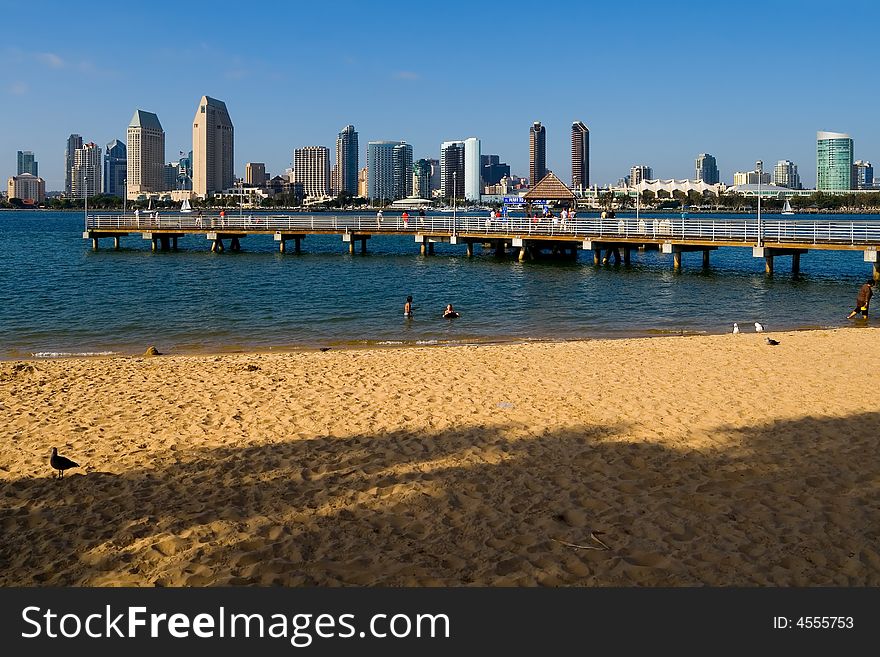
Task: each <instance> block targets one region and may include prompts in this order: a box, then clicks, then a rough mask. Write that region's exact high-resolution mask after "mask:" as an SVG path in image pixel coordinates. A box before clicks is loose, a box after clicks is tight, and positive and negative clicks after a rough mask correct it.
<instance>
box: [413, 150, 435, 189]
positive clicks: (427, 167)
mask: <svg viewBox="0 0 880 657" xmlns="http://www.w3.org/2000/svg"><path fill="white" fill-rule="evenodd" d="M413 195H414V196H418V197H419V198H431V163H430V162H429V161H428V160H426V159H424V158H422V159H420V160H416V162H415V163H414V164H413Z"/></svg>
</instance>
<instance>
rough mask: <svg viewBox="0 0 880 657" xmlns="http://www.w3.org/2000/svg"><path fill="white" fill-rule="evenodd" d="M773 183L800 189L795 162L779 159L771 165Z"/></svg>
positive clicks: (799, 179) (799, 178)
mask: <svg viewBox="0 0 880 657" xmlns="http://www.w3.org/2000/svg"><path fill="white" fill-rule="evenodd" d="M773 184H774V185H778V186H780V187H787V188H788V189H801V188H802V186H801V177H800V175H799V174H798V168H797V164H795V163H794V162H791V161H789V160H779V161H778V162H777V163H776V166H775V167H773Z"/></svg>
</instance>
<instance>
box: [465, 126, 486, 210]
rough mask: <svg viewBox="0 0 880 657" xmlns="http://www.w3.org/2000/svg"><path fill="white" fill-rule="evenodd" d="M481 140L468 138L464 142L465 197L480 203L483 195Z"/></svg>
mask: <svg viewBox="0 0 880 657" xmlns="http://www.w3.org/2000/svg"><path fill="white" fill-rule="evenodd" d="M481 173H482V171H481V167H480V140H479V139H477V138H476V137H468V138H467V139H465V140H464V197H465V199H467V200H468V201H477V202H479V200H480V197H481V196H482V194H483V186H482V185H481V184H480V174H481Z"/></svg>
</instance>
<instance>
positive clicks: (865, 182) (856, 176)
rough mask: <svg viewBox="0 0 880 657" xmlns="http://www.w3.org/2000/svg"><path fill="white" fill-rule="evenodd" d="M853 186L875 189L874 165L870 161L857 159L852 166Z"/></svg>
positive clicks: (854, 187)
mask: <svg viewBox="0 0 880 657" xmlns="http://www.w3.org/2000/svg"><path fill="white" fill-rule="evenodd" d="M852 188H853V189H874V167H873V166H872V165H871V163H870V162H866V161H865V160H857V161H855V162H853V166H852Z"/></svg>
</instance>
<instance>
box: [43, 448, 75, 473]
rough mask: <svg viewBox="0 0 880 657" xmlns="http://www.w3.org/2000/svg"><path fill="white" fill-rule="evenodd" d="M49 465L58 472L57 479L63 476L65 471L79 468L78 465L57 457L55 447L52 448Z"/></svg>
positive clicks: (62, 457)
mask: <svg viewBox="0 0 880 657" xmlns="http://www.w3.org/2000/svg"><path fill="white" fill-rule="evenodd" d="M49 465H51V466H52V467H53V468H54V469H55V470H58V476H59V477H63V476H64V471H65V470H69V469H70V468H78V467H79V463H74V462H73V461H71V460H70V459H69V458H65V457H64V456H58V448H57V447H53V448H52V458H50V459H49Z"/></svg>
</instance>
